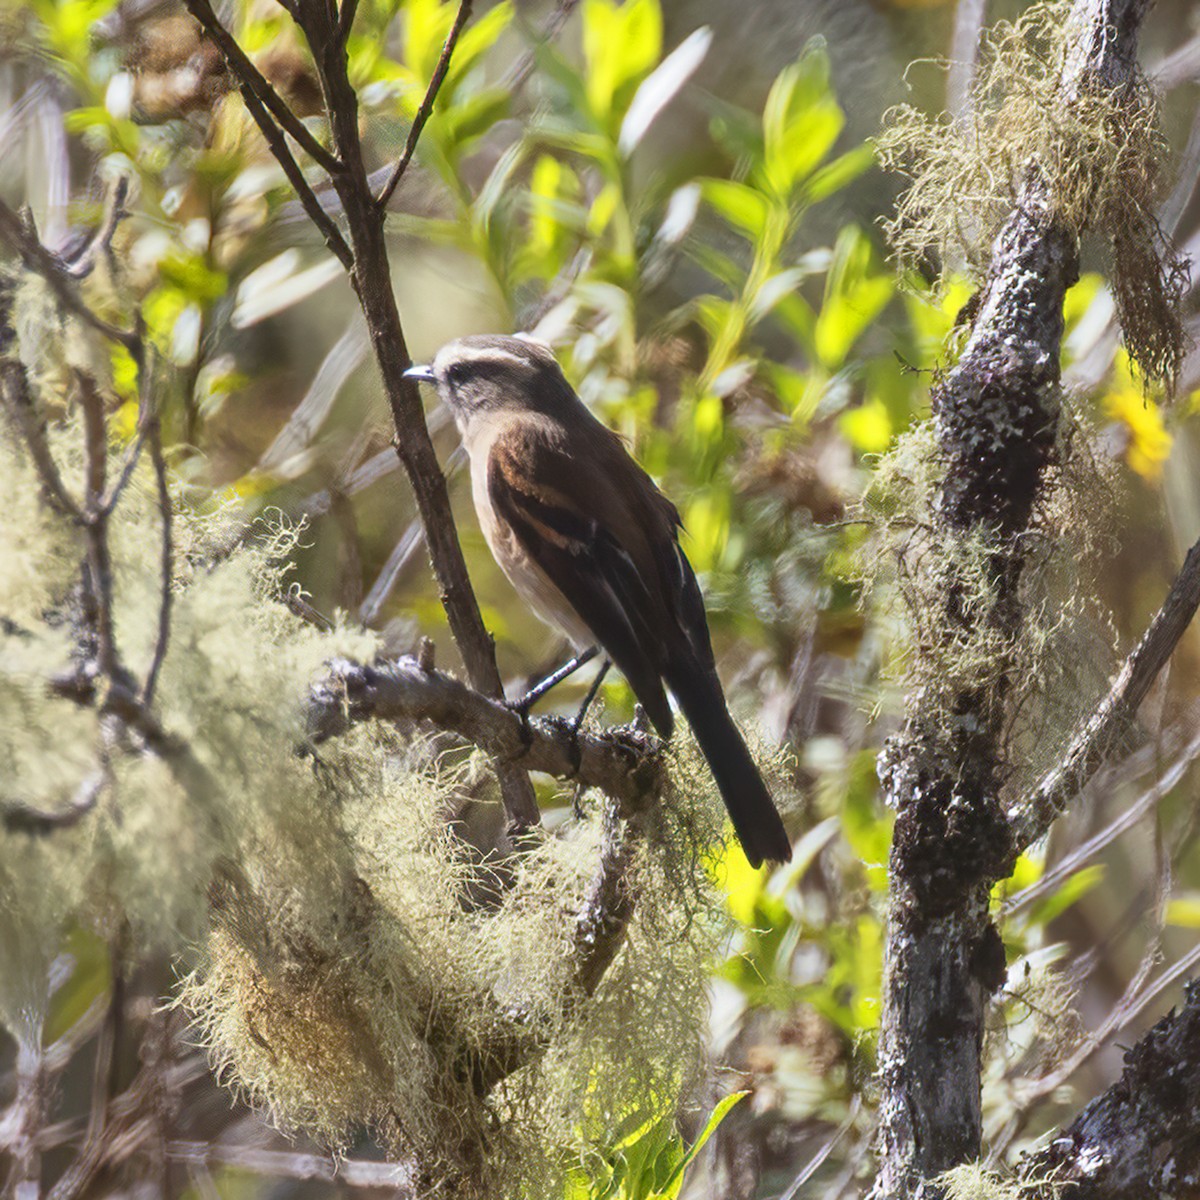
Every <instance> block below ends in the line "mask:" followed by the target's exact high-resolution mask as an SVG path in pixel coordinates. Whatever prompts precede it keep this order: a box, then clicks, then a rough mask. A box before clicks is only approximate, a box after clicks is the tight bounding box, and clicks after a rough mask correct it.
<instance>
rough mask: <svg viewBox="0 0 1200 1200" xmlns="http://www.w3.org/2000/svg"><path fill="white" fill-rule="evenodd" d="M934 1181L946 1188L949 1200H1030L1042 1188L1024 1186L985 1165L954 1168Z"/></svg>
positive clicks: (976, 1164)
mask: <svg viewBox="0 0 1200 1200" xmlns="http://www.w3.org/2000/svg"><path fill="white" fill-rule="evenodd" d="M934 1182H935V1184H936V1185H937V1186H938V1187H939V1188H942V1189H944V1194H945V1196H946V1200H1028V1197H1030V1196H1031V1195H1033V1194H1034V1193H1035V1192H1037V1191H1038V1190H1039V1187H1040V1186H1042V1185H1036V1186H1035V1185H1033V1184H1027V1183H1021V1182H1020V1181H1019V1180H1016V1179H1013V1178H1012V1177H1011V1176H1008V1175H1002V1174H1000V1172H998V1171H990V1170H988V1168H987V1167H985V1166H983V1164H982V1163H964V1164H963V1165H962V1166H961V1167H953V1168H951V1169H950V1170H949V1171H946V1172H944V1173H943V1174H941V1175H939V1176H938V1177H937V1179H936V1180H935V1181H934Z"/></svg>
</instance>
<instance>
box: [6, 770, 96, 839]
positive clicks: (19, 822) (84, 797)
mask: <svg viewBox="0 0 1200 1200" xmlns="http://www.w3.org/2000/svg"><path fill="white" fill-rule="evenodd" d="M107 782H108V772H107V771H106V770H104V769H103V768H101V769H99V770H96V771H93V772H92V773H91V774H90V775H89V776H87V778H86V779H84V781H83V782H82V783H81V784H80V785H79V786H78V787H77V788H76V789H75V794H74V795H73V796H72V797H71V800H70V802H69V803H67V804H64V805H63V806H62V807H61V808H55V809H48V808H40V807H37V806H35V805H32V804H28V803H26V802H25V801H24V800H8V799H6V800H4V801H3V803H2V804H0V822H2V823H3V825H4V828H5V829H7V830H9V831H10V832H13V833H38V834H41V833H50V832H51V831H53V830H55V829H70V828H71V826H72V825H78V824H79V822H80V821H82V820H83V818H84V817H86V816H87V815H88V813H90V812H91V811H92V810H93V809H94V808H95V807H96V804H97V802H98V801H99V799H100V797H101V795H102V794H103V792H104V785H105V784H106V783H107Z"/></svg>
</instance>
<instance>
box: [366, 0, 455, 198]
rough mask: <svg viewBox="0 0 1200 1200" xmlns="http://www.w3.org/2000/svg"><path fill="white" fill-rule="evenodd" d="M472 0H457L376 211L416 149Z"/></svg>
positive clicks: (390, 191) (387, 196) (405, 169)
mask: <svg viewBox="0 0 1200 1200" xmlns="http://www.w3.org/2000/svg"><path fill="white" fill-rule="evenodd" d="M472 3H473V0H459V4H458V12H457V13H455V14H454V23H453V24H452V25H451V26H450V32H449V33H447V34H446V41H445V43H444V44H443V45H442V53H441V55H440V56H439V57H438V61H437V66H436V67H434V69H433V76H432V77H431V78H430V80H429V87H427V88H426V89H425V98H424V99H423V100H422V101H421V105H420V107H419V108H418V109H417V113H416V116H414V117H413V123H412V126H411V128H410V129H409V131H408V139H407V141H406V142H405V143H404V153H403V154H401V155H400V157H399V159H398V160H397V161H396V165H395V166H394V167H393V168H392V173H391V174H390V175H389V176H388V181H387V183H385V184H384V185H383V188H382V190H381V191H380V193H379V195H378V196H376V198H375V204H376V206H377V207H378V208H379V209H380V211H382V210H384V209H385V208H387V204H388V201H389V200H390V199H391V198H392V193H393V192H394V191H395V190H396V186H397V184H399V182H400V180H401V179H403V178H404V172H405V171H407V170H408V164H409V163H410V162H411V161H412V156H413V154H414V152H415V151H416V149H417V142H419V141H420V140H421V131H422V130H423V129H424V128H425V122H426V121H428V120H429V117H430V114H431V113H432V112H433V106H434V104H435V102H436V101H437V95H438V92H439V91H440V90H441V87H442V84H443V82H444V81H445V79H446V72H447V71H448V70H449V68H450V59H451V58H452V57H453V55H454V47H455V46H456V45H457V44H458V35H459V34H460V33H462V31H463V28H464V26H465V25H466V23H467V21H468V19H469V18H470V16H471V5H472Z"/></svg>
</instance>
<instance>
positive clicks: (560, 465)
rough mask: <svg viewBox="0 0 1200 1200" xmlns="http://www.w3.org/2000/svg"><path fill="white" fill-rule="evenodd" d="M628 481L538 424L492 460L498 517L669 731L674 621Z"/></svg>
mask: <svg viewBox="0 0 1200 1200" xmlns="http://www.w3.org/2000/svg"><path fill="white" fill-rule="evenodd" d="M630 465H633V464H632V460H630ZM622 482H623V481H622V480H620V479H613V478H611V472H605V471H604V470H603V469H598V468H597V466H596V464H595V463H593V462H584V461H581V460H579V459H578V458H576V457H574V456H572V455H571V454H570V453H569V452H568V451H567V450H566V449H565V448H564V446H563V445H562V443H561V442H558V441H556V440H555V439H554V438H553V437H552V436H550V435H549V434H548V433H547V432H546V431H545V430H544V429H543V428H541V427H539V426H537V425H535V424H532V423H522V424H521V425H520V426H515V427H513V428H511V429H509V430H508V431H506V432H505V433H504V434H502V435H501V436H500V437H498V438H497V439H496V440H495V442H493V444H492V447H491V453H490V456H489V459H488V471H487V485H488V495H489V498H490V499H491V502H492V506H493V508H494V509H495V511H496V513H497V515H498V516H499V517H500V518H501V519H502V520H504V521H505V522H506V523H507V524H508V525H509V526H510V527H511V529H512V531H513V533H514V534H515V535H516V537H517V540H518V541H519V542H520V544H521V547H522V548H523V549H524V550H525V552H526V553H527V554H528V555H529V557H530V558H531V559H532V560H533V561H534V562H535V563H536V564H537V565H538V566H539V567H540V568H541V570H542V571H543V572H544V573H545V574H546V576H547V577H548V578H549V579H550V581H551V582H552V583H553V584H554V585H555V586H556V587H557V588H558V590H559V591H560V592H561V593H562V595H563V598H564V599H565V600H566V601H567V603H568V604H570V605H571V607H572V608H573V609H574V610H575V612H576V613H578V614H579V616H580V617H581V618H582V620H583V621H584V623H585V624H586V625H587V627H588V628H589V629H590V630H591V631H592V633H593V634H594V635H595V638H596V641H597V642H598V643H599V644H600V645H601V646H602V647H603V649H604V652H605V653H606V654H607V655H608V656H609V658H611V659H612V661H613V662H614V663H615V664H616V666H617V668H618V669H619V670H620V671H621V673H622V674H623V675H624V676H625V678H626V679H627V680H628V681H629V685H630V687H632V688H633V691H634V694H635V695H636V696H637V698H638V700H639V701H641V703H642V705H643V707H644V708H645V709H646V712H647V713H648V714H649V716H650V719H651V721H653V723H654V726H655V728H656V729H657V730H658V731H659V732H660V733H661V734H663V736H669V735H670V732H671V729H672V726H673V724H674V721H673V717H672V714H671V707H670V705H669V704H668V703H667V697H666V693H665V691H664V690H663V684H662V669H663V664H664V661H665V657H666V647H665V645H664V641H665V639H664V631H663V623H664V619H669V618H665V614H664V613H663V603H662V599H661V589H660V588H659V586H658V580H657V578H656V572H655V569H654V566H653V564H652V563H647V562H646V561H645V560H646V558H647V555H646V553H645V546H646V531H645V530H643V529H641V528H640V527H637V526H636V525H630V524H629V522H630V521H631V520H632V519H633V518H632V516H631V512H632V510H631V506H630V505H629V503H628V501H627V498H626V497H625V496H623V495H622V493H621V485H622ZM626 482H627V481H626ZM598 514H603V515H604V516H603V517H602V516H600V515H598ZM621 525H624V526H625V530H624V534H625V536H622V535H621V534H620V533H619V532H618V527H619V526H621ZM647 568H649V570H648V569H647Z"/></svg>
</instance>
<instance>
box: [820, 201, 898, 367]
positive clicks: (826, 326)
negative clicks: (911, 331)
mask: <svg viewBox="0 0 1200 1200" xmlns="http://www.w3.org/2000/svg"><path fill="white" fill-rule="evenodd" d="M872 257H873V251H872V247H871V243H870V241H869V240H868V239H867V236H866V234H864V233H863V232H862V230H860V229H859V228H858V227H857V226H854V225H849V226H847V227H846V228H845V229H843V230H842V231H841V233H840V234H839V235H838V240H837V245H836V246H835V247H834V251H833V264H832V266H831V267H830V271H829V275H828V277H827V278H826V281H825V301H824V303H823V304H822V306H821V311H820V313H819V314H818V316H817V323H816V328H815V329H814V331H813V335H814V345H815V349H816V352H817V357H818V358H819V359H820V361H821V363H822V365H823V366H825V367H826V368H827V369H828V370H830V371H836V370H838V369H839V368H840V367H841V366H842V365H843V364H844V363H845V361H846V357H847V355H848V354H849V353H850V351H851V349H852V348H853V346H854V344H855V342H857V341H858V339H859V338H860V337H861V336H862V334H863V333H864V331H865V330H866V329H867V328H868V327H869V326H870V325H871V323H872V322H873V321H874V320H875V318H876V317H878V316H879V314H880V313H881V312H882V311H883V310H884V308H886V307H887V304H888V301H889V300H891V298H892V295H893V292H894V290H895V284H894V282H893V279H892V276H891V274H890V273H885V272H882V271H878V272H877V271H873V270H872V269H871V268H872Z"/></svg>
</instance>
